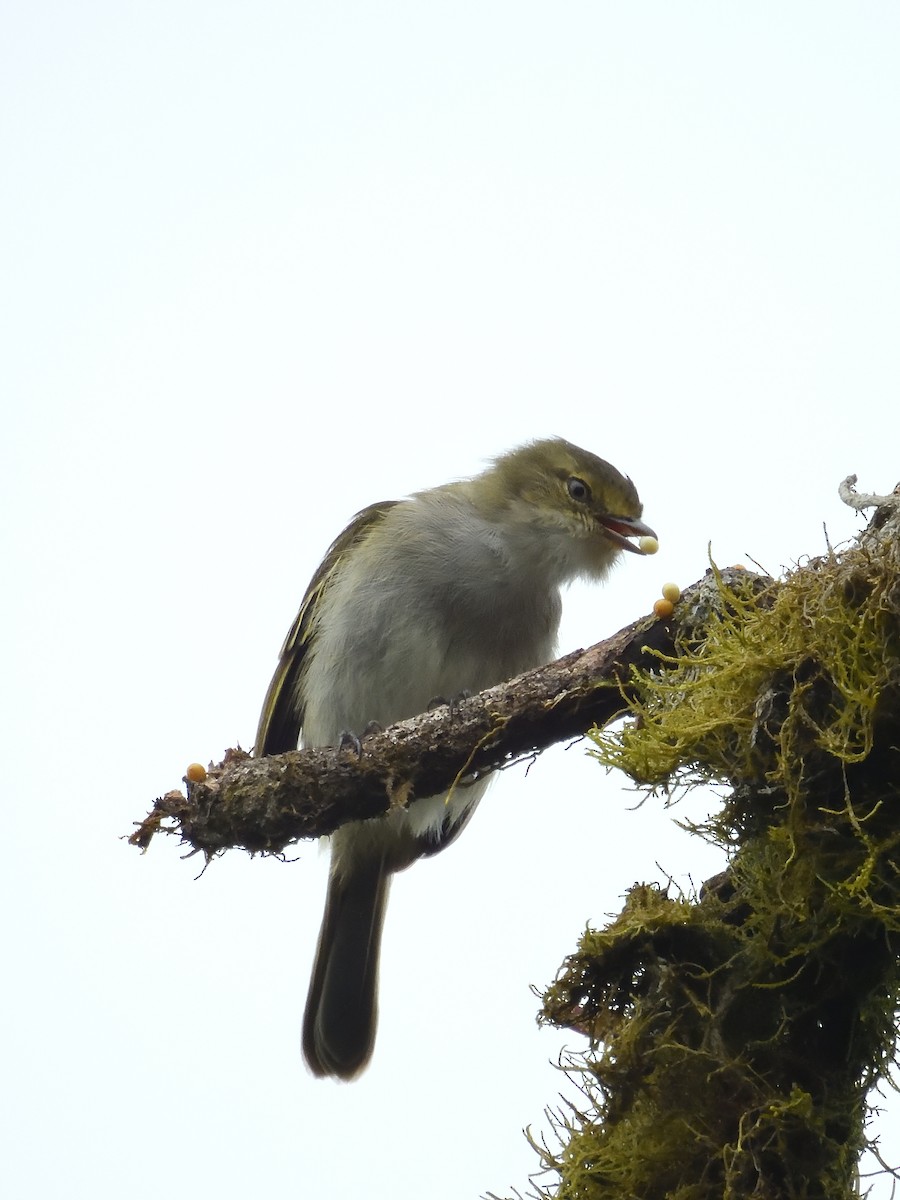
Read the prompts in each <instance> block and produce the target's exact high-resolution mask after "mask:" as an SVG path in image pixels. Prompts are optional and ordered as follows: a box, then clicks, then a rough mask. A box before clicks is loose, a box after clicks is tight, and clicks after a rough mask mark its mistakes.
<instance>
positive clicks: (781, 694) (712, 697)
mask: <svg viewBox="0 0 900 1200" xmlns="http://www.w3.org/2000/svg"><path fill="white" fill-rule="evenodd" d="M678 616H679V628H680V630H681V633H680V640H679V643H678V650H677V653H676V654H675V655H674V656H673V657H671V658H667V659H664V660H662V661H661V663H660V669H659V671H658V672H654V673H647V674H644V675H641V676H638V677H636V678H635V680H634V683H635V689H636V695H637V696H638V700H637V701H636V702H635V703H634V704H633V719H631V720H630V721H628V722H626V723H625V724H623V725H621V726H620V727H618V728H616V729H608V730H605V731H602V732H601V731H596V732H595V734H594V735H593V736H594V741H595V747H596V749H595V753H596V755H597V757H598V758H600V759H601V761H602V762H604V763H605V764H606V765H607V766H615V767H618V768H620V769H622V770H624V771H626V772H627V773H628V774H629V775H630V776H631V778H632V779H633V780H635V781H636V782H637V783H638V784H639V785H640V786H642V787H644V788H646V789H647V790H648V791H650V792H655V791H667V792H669V791H672V790H673V789H679V788H683V787H690V786H694V785H696V784H697V783H711V784H715V785H719V786H720V787H722V786H727V787H728V788H729V789H730V791H729V794H728V796H727V798H726V799H725V800H724V801H723V803H722V805H721V807H720V808H719V810H718V811H717V812H716V813H715V814H714V815H713V816H712V817H710V818H709V820H708V821H707V822H706V823H704V825H703V826H701V827H699V828H698V832H700V833H701V834H703V835H704V836H706V837H710V838H713V839H714V840H715V841H716V842H718V843H719V844H721V845H723V846H725V847H726V848H727V850H728V853H729V865H728V870H727V871H726V872H724V873H723V875H722V876H720V877H719V878H718V879H717V880H714V881H711V882H710V884H708V885H707V887H706V889H705V890H704V892H703V894H702V895H701V896H699V897H693V898H687V897H677V898H670V897H668V896H666V895H665V894H663V893H662V892H661V891H659V890H657V889H656V888H654V887H650V886H645V885H641V886H639V887H637V888H635V889H633V891H632V892H631V894H630V895H629V898H628V901H627V903H626V905H625V908H624V909H623V911H622V913H621V914H620V915H619V917H617V918H616V919H615V920H614V921H613V922H612V923H611V924H610V925H609V926H608V927H607V928H606V929H604V930H600V931H596V930H588V931H587V932H586V933H585V934H584V936H583V937H582V939H581V942H580V944H579V947H578V950H577V952H576V953H575V954H574V955H572V957H571V958H570V959H568V960H567V962H566V963H565V964H564V966H563V968H562V970H561V972H560V975H559V977H558V979H557V980H556V982H555V983H554V984H553V985H552V986H551V987H550V988H549V989H548V990H547V992H546V995H545V1001H544V1009H543V1015H542V1019H543V1020H546V1021H548V1022H552V1023H553V1024H556V1025H560V1026H566V1027H569V1028H572V1029H575V1030H578V1031H579V1032H581V1033H583V1034H586V1035H587V1036H588V1038H589V1039H590V1044H591V1049H590V1050H589V1051H588V1052H587V1053H586V1054H585V1055H583V1056H580V1057H576V1058H573V1059H572V1060H571V1061H570V1062H569V1063H568V1070H569V1072H570V1074H572V1075H573V1077H575V1078H576V1079H577V1081H578V1082H579V1085H580V1087H581V1090H582V1095H583V1097H584V1104H583V1106H578V1110H577V1111H575V1110H573V1111H571V1112H568V1113H565V1114H558V1115H557V1117H556V1118H555V1122H554V1124H555V1129H556V1133H557V1134H558V1136H559V1139H560V1150H559V1152H558V1153H554V1152H551V1151H550V1150H548V1149H547V1148H546V1147H544V1148H543V1149H542V1157H543V1159H544V1161H545V1164H546V1165H547V1166H548V1167H549V1168H550V1169H551V1170H553V1171H554V1172H555V1173H556V1174H557V1176H558V1178H559V1183H558V1185H557V1186H556V1187H555V1189H554V1190H553V1193H552V1194H553V1195H554V1196H557V1197H559V1200H602V1198H605V1197H610V1198H612V1197H616V1200H622V1198H623V1197H640V1198H641V1200H654V1198H657V1197H658V1198H659V1200H664V1198H666V1200H669V1198H671V1200H707V1198H710V1200H711V1198H712V1197H717V1198H721V1197H734V1198H735V1200H737V1198H738V1197H739V1198H740V1200H744V1198H745V1197H780V1198H781V1197H798V1198H799V1197H804V1198H805V1197H810V1198H811V1197H823V1198H825V1197H849V1196H851V1195H854V1194H855V1190H854V1189H855V1163H856V1161H857V1158H858V1155H859V1152H860V1150H861V1149H862V1147H863V1146H864V1144H865V1136H864V1124H865V1117H866V1113H867V1108H866V1095H867V1092H868V1090H869V1089H870V1088H871V1086H872V1085H873V1083H875V1082H876V1081H877V1080H879V1079H880V1078H883V1077H884V1076H885V1074H886V1073H887V1072H889V1070H890V1067H891V1063H892V1061H893V1057H894V1053H895V1035H896V1028H895V1014H896V1012H897V1006H898V997H900V965H898V962H900V957H898V956H900V845H898V842H900V562H898V545H897V540H896V539H895V538H894V539H892V538H886V537H881V538H866V537H864V538H862V539H861V540H860V542H859V544H857V545H855V546H853V547H852V548H850V549H848V550H847V551H845V552H844V553H842V554H831V555H829V556H828V557H827V558H824V559H820V560H816V561H814V562H810V563H808V564H806V565H804V566H802V567H799V568H797V569H796V570H794V571H792V572H791V573H790V574H788V575H787V577H786V578H785V579H783V580H781V581H779V582H773V581H761V580H760V579H759V577H755V576H751V575H748V574H743V575H742V574H741V573H738V572H736V571H731V572H724V573H723V572H719V571H717V570H716V569H715V568H714V569H713V571H712V572H711V574H710V576H709V578H708V580H707V581H706V583H705V584H703V585H702V586H700V587H699V588H698V589H696V590H695V591H694V594H693V595H692V596H689V597H688V599H687V601H686V602H685V607H683V608H682V609H680V610H679V614H678Z"/></svg>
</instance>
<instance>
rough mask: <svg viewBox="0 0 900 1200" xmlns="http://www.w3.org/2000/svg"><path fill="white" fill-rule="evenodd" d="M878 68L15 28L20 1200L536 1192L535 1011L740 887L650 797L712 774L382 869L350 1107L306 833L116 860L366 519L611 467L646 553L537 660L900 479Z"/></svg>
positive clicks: (672, 52)
mask: <svg viewBox="0 0 900 1200" xmlns="http://www.w3.org/2000/svg"><path fill="white" fill-rule="evenodd" d="M898 48H900V7H898V6H897V5H896V4H893V3H889V2H887V0H885V2H882V3H877V2H871V3H860V4H835V3H828V2H827V0H815V2H814V3H813V2H810V3H803V2H800V3H791V4H783V3H778V4H774V3H767V2H764V0H756V2H755V3H753V4H749V3H746V4H740V5H739V4H722V3H720V2H710V3H691V2H687V3H678V4H673V3H670V2H669V3H662V2H652V0H648V2H646V3H641V4H611V3H605V2H603V0H590V2H575V3H556V4H549V3H528V2H527V0H525V2H523V0H516V2H515V3H512V2H506V0H497V2H492V0H478V3H468V2H466V0H454V3H452V4H451V3H439V2H429V0H426V2H424V3H398V2H391V0H384V2H382V3H374V2H372V3H362V2H353V3H351V2H344V3H341V2H332V3H323V2H315V3H313V2H309V3H304V2H303V0H291V2H290V3H287V2H284V3H277V2H272V0H255V2H254V3H253V4H250V3H248V2H247V0H235V2H233V3H221V2H220V3H215V4H213V3H201V2H194V0H178V2H177V3H173V2H170V0H155V2H154V3H153V4H149V3H146V4H122V3H99V2H96V0H81V2H79V3H69V4H61V3H48V2H45V0H31V2H30V3H28V4H24V3H20V4H7V5H5V6H4V8H3V16H2V29H0V128H2V132H0V162H2V173H3V185H2V188H0V239H2V270H0V296H2V306H3V309H2V316H3V331H4V339H3V340H4V349H3V353H2V356H0V389H2V395H3V398H4V412H5V421H4V427H5V437H4V438H3V444H2V446H0V455H2V462H0V471H2V487H3V491H4V495H3V511H4V514H5V520H4V523H3V524H4V529H3V535H2V536H3V543H4V544H3V547H2V553H3V562H4V563H5V572H4V574H5V580H6V586H5V588H4V592H5V610H6V612H5V619H4V625H5V628H6V631H7V638H6V648H5V651H4V657H5V664H4V671H3V675H4V683H5V687H4V692H5V706H6V711H5V713H4V717H3V726H4V729H5V730H6V733H7V748H6V755H5V762H4V782H5V786H4V791H5V793H6V794H5V805H4V812H5V818H4V838H3V844H4V846H5V854H4V869H3V872H2V880H0V903H2V906H3V911H4V913H5V918H6V920H5V924H6V927H7V931H6V933H5V934H4V953H3V957H4V985H3V988H2V994H0V1010H3V1011H2V1027H3V1029H4V1031H5V1036H6V1045H5V1047H4V1051H3V1078H4V1087H3V1103H4V1104H7V1105H8V1106H9V1111H8V1112H7V1113H6V1114H5V1115H4V1116H3V1118H2V1120H0V1142H2V1143H4V1144H3V1146H2V1149H0V1155H2V1160H3V1163H4V1175H5V1176H6V1186H7V1188H8V1194H9V1195H11V1196H17V1197H18V1196H29V1197H30V1196H35V1197H55V1196H63V1195H65V1196H72V1195H90V1196H92V1197H93V1198H95V1200H111V1198H113V1197H115V1198H116V1200H119V1198H120V1197H123V1196H126V1197H129V1200H143V1198H145V1197H146V1198H150V1197H153V1198H154V1200H156V1198H158V1197H159V1196H166V1197H167V1198H169V1200H182V1198H185V1200H186V1198H188V1197H195V1196H216V1197H220V1198H222V1200H228V1198H231V1197H245V1196H247V1195H254V1196H257V1195H264V1196H297V1197H307V1196H321V1197H334V1198H336V1200H344V1198H350V1197H359V1196H362V1195H373V1196H388V1195H389V1196H391V1197H397V1198H400V1200H405V1198H406V1197H409V1198H413V1197H419V1196H428V1197H430V1198H431V1200H450V1198H453V1200H463V1198H464V1197H470V1198H475V1197H478V1196H479V1195H481V1194H482V1193H484V1192H486V1191H488V1190H493V1191H495V1192H497V1193H500V1194H505V1193H508V1192H509V1191H510V1189H511V1188H513V1187H519V1188H520V1189H522V1190H524V1188H525V1187H526V1185H527V1176H528V1174H529V1172H531V1171H533V1170H534V1169H535V1168H536V1166H537V1162H536V1159H535V1156H534V1154H533V1152H532V1151H531V1150H530V1148H529V1147H528V1145H527V1143H526V1141H525V1139H524V1138H523V1136H522V1132H521V1131H522V1129H523V1128H524V1127H525V1126H527V1125H532V1126H533V1127H534V1128H535V1130H536V1131H537V1132H540V1130H541V1129H543V1128H545V1127H546V1126H545V1121H544V1118H543V1116H542V1113H543V1110H544V1108H545V1106H547V1105H553V1104H554V1103H555V1102H556V1099H557V1093H558V1092H559V1090H560V1089H561V1088H563V1087H564V1081H563V1080H562V1079H561V1077H560V1075H559V1073H558V1072H557V1071H556V1070H555V1069H554V1067H553V1066H552V1065H551V1064H552V1061H553V1060H554V1059H555V1058H556V1056H557V1055H558V1053H559V1050H560V1047H561V1046H563V1045H564V1044H566V1045H573V1046H577V1045H578V1043H577V1041H573V1037H572V1036H571V1035H570V1036H568V1037H563V1036H562V1035H557V1034H555V1033H553V1032H551V1031H546V1030H544V1031H538V1029H537V1028H536V1026H535V1023H534V1015H535V1012H536V1009H537V1005H538V1001H537V999H536V998H535V996H534V995H533V994H532V993H531V991H530V987H531V985H532V984H535V985H543V984H546V983H547V982H549V981H550V980H551V979H552V977H553V976H554V974H555V972H556V970H557V967H558V965H559V964H560V962H561V961H562V959H563V958H564V956H565V955H566V954H567V953H569V952H570V951H571V950H572V949H573V948H574V946H575V943H576V939H577V937H578V935H579V933H580V931H581V930H582V928H583V927H584V925H585V923H586V922H588V921H592V922H595V923H598V922H601V921H602V920H603V919H604V916H605V914H608V913H611V912H615V911H617V909H618V908H619V906H620V904H621V897H622V894H623V892H624V891H625V889H626V888H627V887H629V886H630V885H631V884H632V883H634V882H635V881H636V880H657V881H662V880H664V879H665V878H666V877H667V876H672V877H673V878H674V880H675V882H676V884H677V885H678V886H682V887H690V886H691V884H692V883H699V882H700V881H701V880H702V879H704V878H705V877H707V876H708V875H709V874H711V873H712V872H713V871H714V870H716V869H718V868H719V866H720V865H721V864H720V861H719V859H718V857H717V855H716V854H715V853H714V852H713V851H711V850H710V849H709V848H707V847H704V846H701V845H696V844H694V843H693V842H692V841H691V840H690V839H689V838H688V837H687V836H686V835H685V834H683V833H681V832H680V831H679V830H678V829H677V828H676V827H675V826H674V824H673V817H677V816H679V815H686V813H687V812H688V811H691V812H694V813H697V812H702V811H703V810H704V806H705V805H709V804H714V803H715V797H714V796H703V797H696V798H694V800H693V801H692V807H691V808H690V809H689V810H688V809H685V810H683V811H680V812H679V811H678V810H676V811H675V812H674V813H673V812H666V811H664V810H663V809H662V807H661V805H660V804H659V803H657V802H655V801H650V802H648V803H647V804H645V805H644V806H643V808H641V809H640V810H639V811H635V809H634V805H635V802H636V799H637V797H636V796H635V794H634V793H633V792H632V791H631V790H630V788H629V786H628V781H627V780H624V779H622V778H617V777H615V776H608V777H607V776H605V775H604V774H603V772H602V771H601V770H600V768H599V767H598V766H597V765H596V764H595V763H594V762H593V761H591V760H590V759H589V758H588V757H587V755H586V753H585V750H584V747H583V746H580V745H579V746H575V747H573V748H570V749H568V750H567V751H566V750H562V749H559V750H558V751H555V752H551V753H548V754H546V755H544V756H543V757H542V759H541V760H540V761H539V762H538V763H537V764H536V765H535V767H534V768H533V769H532V770H531V772H530V773H529V774H528V776H527V777H526V775H525V772H524V770H520V769H519V770H514V771H510V772H507V773H506V774H505V775H504V777H503V778H502V779H501V780H499V781H498V782H497V783H496V784H495V786H494V787H493V789H492V790H491V792H490V793H489V795H488V797H487V799H486V800H485V801H484V802H483V803H482V806H481V809H480V811H479V813H478V815H477V817H476V819H475V820H474V821H473V822H472V824H471V825H470V827H469V829H468V830H467V832H466V834H465V836H464V837H462V838H461V839H460V841H459V843H458V844H457V845H456V846H454V848H453V849H452V850H450V851H449V852H448V853H447V854H445V855H440V856H439V857H437V858H435V859H433V860H430V861H427V862H424V863H422V864H420V865H419V866H418V867H416V868H415V869H414V870H411V871H409V872H408V873H406V874H405V875H403V876H400V877H398V879H397V880H396V882H395V885H394V889H393V894H392V898H391V906H390V911H389V914H388V921H387V927H386V936H385V945H384V955H383V962H382V988H381V1013H382V1018H381V1028H380V1032H379V1038H378V1044H377V1047H376V1052H375V1058H374V1061H373V1064H372V1066H371V1068H370V1070H369V1071H368V1072H367V1074H366V1075H365V1076H364V1077H363V1078H362V1079H361V1080H360V1081H359V1082H357V1083H354V1084H352V1085H349V1086H348V1085H335V1084H332V1083H330V1082H327V1081H324V1082H323V1081H316V1080H314V1079H312V1077H311V1076H309V1075H308V1074H307V1072H306V1070H305V1068H304V1066H303V1063H302V1061H301V1057H300V1019H301V1012H302V1007H303V1001H304V997H305V992H306V984H307V977H308V971H309V967H310V963H311V958H312V954H313V949H314V945H315V937H316V932H317V928H318V922H319V917H320V912H321V905H322V901H323V896H324V882H325V871H326V860H325V858H324V856H322V855H320V854H319V852H318V850H317V849H316V848H315V847H314V846H307V845H303V846H300V847H298V849H297V853H296V859H295V861H293V862H291V863H289V864H282V863H279V862H275V861H264V860H255V861H251V860H250V859H248V858H247V857H246V856H240V855H238V854H231V855H227V856H226V857H225V858H223V859H222V860H221V861H218V862H216V863H215V864H213V865H212V866H211V867H210V869H209V870H207V871H206V873H205V874H204V875H203V877H202V878H200V879H197V878H196V877H197V875H198V872H199V870H200V867H201V864H200V863H199V862H198V861H197V860H195V859H193V860H187V861H185V860H183V859H181V858H180V857H179V853H178V847H177V845H176V844H175V842H174V841H172V840H169V841H166V842H163V841H159V842H157V843H155V844H154V845H153V846H152V848H151V849H150V851H149V853H148V854H146V855H145V856H143V857H141V856H140V855H139V854H138V853H137V852H136V851H135V850H133V849H131V848H129V847H127V846H126V845H125V843H124V842H123V841H121V840H120V838H121V836H122V835H125V834H128V833H129V832H130V830H131V827H132V822H133V821H135V820H137V819H139V818H140V817H141V816H142V815H143V814H144V813H145V812H146V810H147V809H148V808H149V806H150V805H151V804H152V801H153V798H154V797H155V796H156V795H158V794H160V793H161V792H163V791H166V790H167V789H169V788H171V787H173V786H178V784H179V781H180V776H181V774H182V773H183V770H184V768H185V766H186V765H187V763H188V762H190V761H192V760H195V759H200V760H203V761H206V760H209V759H211V758H218V757H219V756H220V755H221V752H222V751H223V750H224V749H225V747H226V746H228V745H231V744H234V743H236V742H240V743H241V744H243V745H245V746H247V745H249V744H250V743H251V742H252V740H253V735H254V732H255V728H256V721H257V717H258V712H259V707H260V704H261V702H262V698H263V695H264V693H265V689H266V686H267V684H268V681H269V678H270V675H271V672H272V670H273V667H274V665H275V659H276V655H277V652H278V648H279V646H280V644H281V640H282V638H283V636H284V633H285V631H286V629H287V627H288V625H289V624H290V622H291V620H292V619H293V616H294V613H295V611H296V607H297V604H298V603H299V600H300V598H301V596H302V594H303V591H304V588H305V586H306V583H307V581H308V579H309V576H310V575H311V573H312V571H313V570H314V568H315V566H316V565H317V563H318V561H319V559H320V558H321V555H322V554H323V552H324V550H325V549H326V547H327V546H328V544H329V542H330V541H331V539H332V538H333V537H334V535H335V534H336V533H337V532H338V531H339V530H340V529H341V528H342V526H343V525H344V523H345V522H346V521H347V519H348V518H349V517H350V516H351V515H352V514H353V513H354V512H355V511H356V510H357V509H359V508H360V507H362V506H363V505H365V504H367V503H370V502H372V501H375V500H380V499H385V498H390V497H396V496H401V495H404V494H406V493H408V492H409V491H411V490H413V489H416V488H420V487H426V486H429V485H433V484H438V483H442V482H444V481H446V480H447V479H450V478H454V477H459V476H464V475H468V474H471V473H473V472H475V471H477V470H479V469H480V467H481V465H482V464H483V462H484V460H485V459H487V458H488V457H490V456H491V455H493V454H496V453H497V452H499V451H501V450H503V449H506V448H508V447H510V446H512V445H515V444H517V443H519V442H522V441H524V440H527V439H529V438H532V437H538V436H545V435H548V434H560V435H562V436H565V437H567V438H569V439H571V440H572V441H575V442H577V443H580V444H582V445H584V446H587V447H589V448H590V449H591V450H593V451H594V452H595V453H598V454H600V455H602V456H603V457H606V458H609V459H610V460H611V461H613V462H614V463H615V464H616V465H617V466H619V467H620V468H621V469H622V470H623V471H626V472H627V473H629V474H630V475H631V476H632V477H633V478H634V480H635V482H636V484H637V486H638V488H639V490H640V492H641V495H642V497H643V499H644V504H645V517H646V519H647V521H648V522H649V523H650V524H651V525H653V526H654V527H655V528H656V529H657V531H658V533H659V535H660V541H661V550H660V553H659V555H658V556H657V557H656V558H655V559H646V560H638V559H635V558H632V557H629V559H628V561H627V562H625V563H623V564H622V566H621V567H620V569H619V570H618V571H617V573H616V574H615V575H614V577H613V578H612V580H611V581H610V582H609V584H608V585H607V586H606V587H605V588H602V589H599V588H589V587H577V588H573V589H572V590H571V592H570V593H569V595H568V596H567V597H566V610H565V614H566V615H565V618H564V623H563V627H562V631H561V644H560V649H561V650H570V649H573V648H575V647H577V646H579V645H586V644H590V643H591V642H594V641H597V640H599V639H600V638H601V637H603V636H605V635H607V634H610V633H612V632H614V631H615V630H616V629H618V628H619V627H620V626H622V625H624V624H626V623H628V622H629V621H630V620H632V619H634V618H635V617H636V616H639V615H641V614H643V613H644V612H646V611H647V610H648V609H649V608H650V606H651V604H652V602H653V599H654V597H655V596H656V595H657V594H658V590H659V586H660V584H661V583H662V582H663V581H665V580H667V579H674V580H676V581H678V582H679V583H681V584H683V585H686V584H688V583H690V582H692V581H693V580H694V579H696V578H697V577H698V576H699V575H700V574H701V573H702V572H703V570H704V568H705V567H706V565H707V547H708V546H709V545H711V546H712V553H713V555H714V557H715V558H716V559H717V560H718V561H719V562H722V563H731V562H735V561H748V558H749V556H752V557H753V558H754V559H755V560H757V561H758V562H760V563H762V564H763V566H764V567H766V568H767V569H769V570H770V571H773V572H778V571H779V570H780V569H781V568H782V566H783V565H787V564H790V563H791V562H792V561H794V560H796V559H799V558H802V556H804V555H806V554H815V553H818V552H820V551H821V550H822V549H823V548H824V545H825V534H824V531H823V523H824V525H826V526H827V529H828V533H829V536H830V537H831V539H832V541H834V542H840V541H842V540H844V539H846V538H848V537H849V536H851V535H852V534H853V532H854V531H855V530H856V529H857V528H858V527H859V522H858V519H857V517H856V516H855V515H854V514H853V513H851V512H850V510H849V509H846V508H844V507H843V506H842V505H841V504H840V502H839V500H838V498H837V485H838V482H839V481H840V480H841V479H842V478H843V477H844V476H845V475H847V474H848V473H850V472H856V473H858V474H859V476H860V487H861V488H863V489H864V490H871V491H887V490H889V489H890V488H891V487H893V485H894V484H895V483H896V482H897V480H898V479H900V456H898V436H897V435H898V410H900V406H898V392H900V354H898V328H900V270H898V267H900V261H898V260H900V254H898V251H900V220H898V214H900V153H898V144H900V139H898V121H900V71H898V69H897V56H898ZM895 1111H896V1106H895ZM885 1152H886V1154H887V1155H888V1157H891V1156H892V1157H893V1159H894V1160H896V1159H897V1158H900V1141H898V1139H897V1137H896V1135H893V1136H891V1135H886V1145H885ZM889 1191H890V1189H889V1186H888V1185H887V1183H886V1182H885V1181H883V1180H882V1181H880V1182H879V1183H878V1184H877V1185H876V1190H875V1192H874V1195H876V1196H881V1197H886V1196H887V1195H888V1194H889Z"/></svg>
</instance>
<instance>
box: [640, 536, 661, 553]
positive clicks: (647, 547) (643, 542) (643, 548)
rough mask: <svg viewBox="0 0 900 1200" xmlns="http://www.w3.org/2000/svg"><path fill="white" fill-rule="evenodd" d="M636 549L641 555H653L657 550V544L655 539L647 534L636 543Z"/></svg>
mask: <svg viewBox="0 0 900 1200" xmlns="http://www.w3.org/2000/svg"><path fill="white" fill-rule="evenodd" d="M638 548H639V550H640V552H641V554H655V553H656V552H657V550H658V549H659V542H658V541H657V540H656V538H655V537H650V535H649V534H647V535H646V536H645V537H642V538H641V539H640V541H639V542H638Z"/></svg>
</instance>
